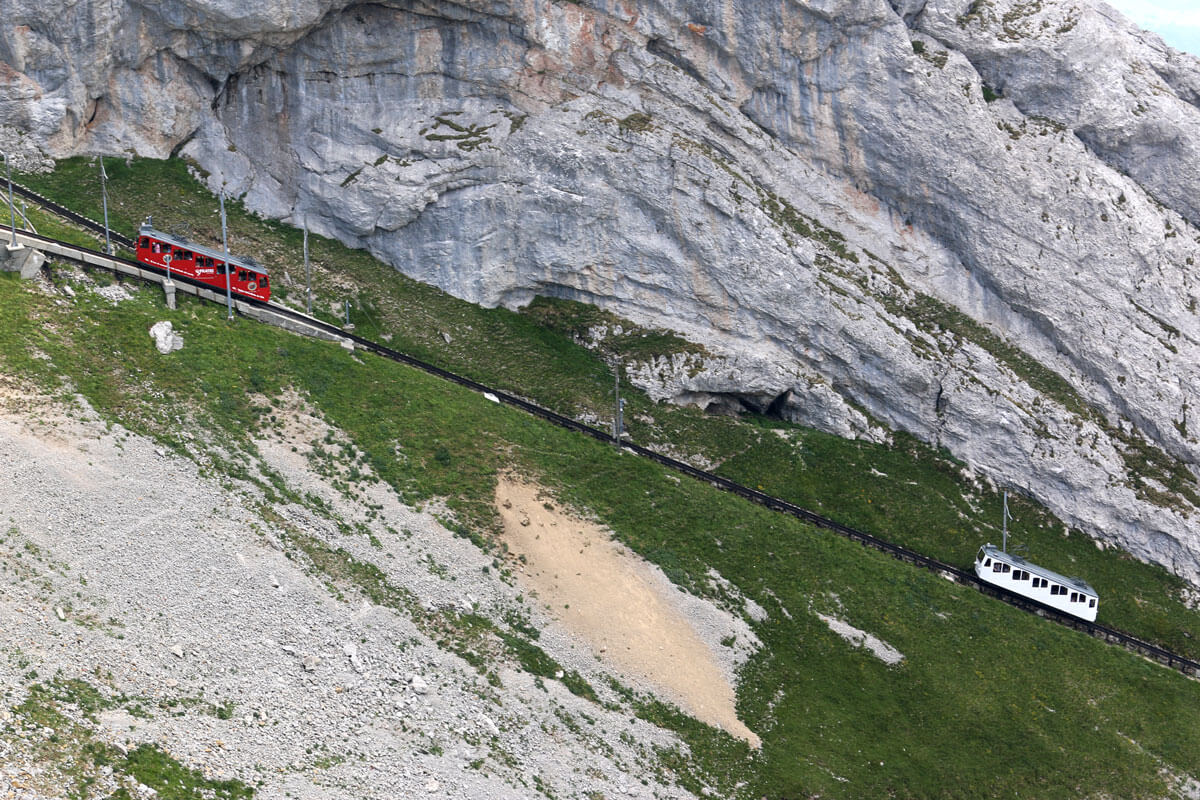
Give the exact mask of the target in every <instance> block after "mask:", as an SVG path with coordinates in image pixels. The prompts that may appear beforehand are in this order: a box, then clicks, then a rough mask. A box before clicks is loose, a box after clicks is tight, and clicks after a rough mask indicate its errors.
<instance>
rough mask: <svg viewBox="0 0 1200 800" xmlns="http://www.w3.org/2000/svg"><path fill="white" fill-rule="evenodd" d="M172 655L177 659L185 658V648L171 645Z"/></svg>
mask: <svg viewBox="0 0 1200 800" xmlns="http://www.w3.org/2000/svg"><path fill="white" fill-rule="evenodd" d="M171 655H173V656H175V657H176V658H183V648H182V647H181V646H179V645H177V644H174V645H171Z"/></svg>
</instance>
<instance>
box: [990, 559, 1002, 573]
mask: <svg viewBox="0 0 1200 800" xmlns="http://www.w3.org/2000/svg"><path fill="white" fill-rule="evenodd" d="M1002 566H1004V565H1003V564H1001V563H1000V562H999V561H997V562H996V563H995V564H993V565H992V572H1000V571H1001V570H1000V568H1001V567H1002Z"/></svg>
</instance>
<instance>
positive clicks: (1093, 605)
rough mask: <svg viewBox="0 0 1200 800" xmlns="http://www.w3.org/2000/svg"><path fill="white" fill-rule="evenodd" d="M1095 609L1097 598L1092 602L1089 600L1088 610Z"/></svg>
mask: <svg viewBox="0 0 1200 800" xmlns="http://www.w3.org/2000/svg"><path fill="white" fill-rule="evenodd" d="M1095 607H1096V598H1094V597H1093V598H1092V599H1091V600H1088V608H1095Z"/></svg>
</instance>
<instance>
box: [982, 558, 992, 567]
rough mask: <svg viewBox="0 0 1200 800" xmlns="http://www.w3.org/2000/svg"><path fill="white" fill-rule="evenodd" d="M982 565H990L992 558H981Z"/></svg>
mask: <svg viewBox="0 0 1200 800" xmlns="http://www.w3.org/2000/svg"><path fill="white" fill-rule="evenodd" d="M983 565H984V566H985V567H990V566H991V565H992V560H991V559H990V558H985V559H984V560H983Z"/></svg>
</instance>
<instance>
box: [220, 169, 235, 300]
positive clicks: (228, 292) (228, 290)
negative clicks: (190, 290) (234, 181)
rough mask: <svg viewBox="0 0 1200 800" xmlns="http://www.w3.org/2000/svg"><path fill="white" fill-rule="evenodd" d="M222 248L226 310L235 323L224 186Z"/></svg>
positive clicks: (222, 193)
mask: <svg viewBox="0 0 1200 800" xmlns="http://www.w3.org/2000/svg"><path fill="white" fill-rule="evenodd" d="M221 247H222V248H223V249H224V254H226V308H227V309H228V313H229V317H228V319H229V321H230V323H232V321H233V289H232V287H230V282H232V281H233V277H232V275H230V272H229V270H232V269H233V267H232V266H230V265H229V236H228V235H227V233H226V224H224V186H222V187H221Z"/></svg>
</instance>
